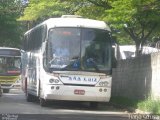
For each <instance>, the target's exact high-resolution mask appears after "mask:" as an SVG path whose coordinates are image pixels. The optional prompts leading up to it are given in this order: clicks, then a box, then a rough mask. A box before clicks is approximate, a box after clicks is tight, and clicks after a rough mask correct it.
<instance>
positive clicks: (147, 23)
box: [20, 0, 160, 54]
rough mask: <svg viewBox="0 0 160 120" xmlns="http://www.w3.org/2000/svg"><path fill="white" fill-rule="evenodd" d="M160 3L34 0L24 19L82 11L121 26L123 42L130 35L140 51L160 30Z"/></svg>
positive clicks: (150, 0) (144, 0)
mask: <svg viewBox="0 0 160 120" xmlns="http://www.w3.org/2000/svg"><path fill="white" fill-rule="evenodd" d="M159 5H160V1H159V0H81V1H79V0H30V4H29V5H28V7H27V8H26V9H25V11H24V16H22V17H21V18H20V19H21V20H31V21H33V20H34V21H36V20H44V19H46V18H48V17H57V16H61V15H63V14H78V15H82V16H84V17H87V18H93V19H98V20H104V21H106V22H107V23H108V24H109V25H110V26H111V27H112V28H114V29H118V31H119V32H118V33H119V35H118V37H119V38H120V39H119V38H118V39H119V40H120V41H121V43H128V42H127V40H126V38H127V39H129V38H128V36H130V39H131V40H132V41H133V42H134V43H135V44H136V46H137V54H138V53H140V52H141V48H142V46H143V45H144V44H145V43H146V41H148V40H149V38H152V36H154V34H153V33H159V31H158V29H159V24H160V7H159ZM123 39H124V41H123ZM125 41H126V42H125ZM130 43H132V42H130Z"/></svg>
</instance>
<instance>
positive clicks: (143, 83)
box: [112, 53, 160, 99]
mask: <svg viewBox="0 0 160 120" xmlns="http://www.w3.org/2000/svg"><path fill="white" fill-rule="evenodd" d="M150 95H152V96H153V97H154V98H158V97H160V53H153V54H150V55H143V56H141V57H136V58H132V59H127V60H120V61H118V63H117V68H114V69H113V82H112V96H123V97H128V98H133V99H144V98H147V97H148V96H150Z"/></svg>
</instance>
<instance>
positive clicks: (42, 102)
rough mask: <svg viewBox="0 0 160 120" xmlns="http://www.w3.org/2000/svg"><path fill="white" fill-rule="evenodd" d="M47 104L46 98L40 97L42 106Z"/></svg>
mask: <svg viewBox="0 0 160 120" xmlns="http://www.w3.org/2000/svg"><path fill="white" fill-rule="evenodd" d="M46 104H47V101H46V100H45V99H43V98H40V105H41V106H42V107H45V106H46Z"/></svg>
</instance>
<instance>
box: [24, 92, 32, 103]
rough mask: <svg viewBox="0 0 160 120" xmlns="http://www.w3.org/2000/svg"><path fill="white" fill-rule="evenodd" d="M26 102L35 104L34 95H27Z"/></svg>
mask: <svg viewBox="0 0 160 120" xmlns="http://www.w3.org/2000/svg"><path fill="white" fill-rule="evenodd" d="M26 100H27V102H33V95H31V94H29V93H26Z"/></svg>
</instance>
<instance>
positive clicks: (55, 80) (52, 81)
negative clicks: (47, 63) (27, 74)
mask: <svg viewBox="0 0 160 120" xmlns="http://www.w3.org/2000/svg"><path fill="white" fill-rule="evenodd" d="M49 82H50V83H59V80H58V79H50V80H49Z"/></svg>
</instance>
